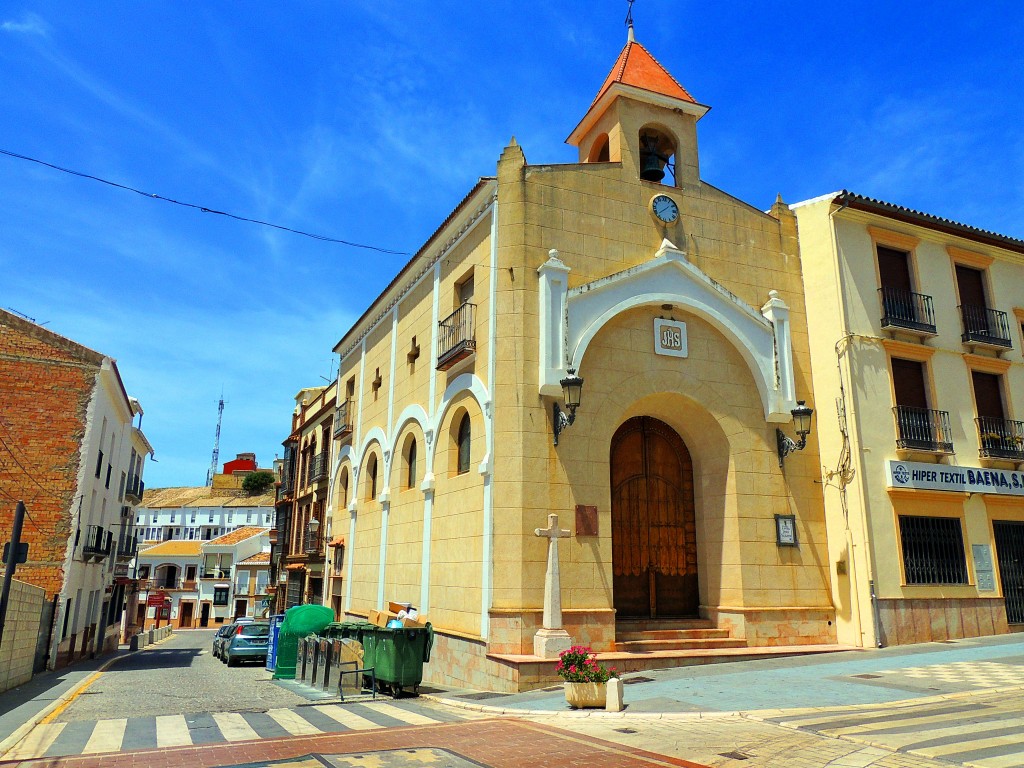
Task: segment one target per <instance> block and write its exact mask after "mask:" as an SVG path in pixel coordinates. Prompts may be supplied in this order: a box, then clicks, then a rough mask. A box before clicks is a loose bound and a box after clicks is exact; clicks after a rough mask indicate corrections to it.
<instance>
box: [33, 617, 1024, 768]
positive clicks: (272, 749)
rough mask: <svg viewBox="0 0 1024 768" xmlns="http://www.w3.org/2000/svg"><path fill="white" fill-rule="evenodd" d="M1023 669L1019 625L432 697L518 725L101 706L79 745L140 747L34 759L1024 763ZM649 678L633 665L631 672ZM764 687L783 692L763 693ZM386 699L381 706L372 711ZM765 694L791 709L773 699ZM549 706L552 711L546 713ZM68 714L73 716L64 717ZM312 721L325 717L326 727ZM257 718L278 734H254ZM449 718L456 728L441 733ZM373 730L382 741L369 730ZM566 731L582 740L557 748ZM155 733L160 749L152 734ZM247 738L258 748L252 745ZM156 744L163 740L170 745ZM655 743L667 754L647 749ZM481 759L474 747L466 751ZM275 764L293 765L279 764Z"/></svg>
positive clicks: (836, 765)
mask: <svg viewBox="0 0 1024 768" xmlns="http://www.w3.org/2000/svg"><path fill="white" fill-rule="evenodd" d="M1022 672H1024V636H1017V637H1016V638H1013V637H1002V638H987V639H983V640H971V641H957V642H955V643H945V644H927V645H924V646H917V647H904V648H899V649H884V650H882V651H865V652H859V653H854V654H833V655H830V656H829V657H819V658H817V659H814V658H811V659H792V660H785V659H780V660H773V661H772V662H770V663H765V662H747V663H740V664H728V665H714V668H708V667H704V668H697V669H689V670H666V671H663V672H653V673H644V674H645V675H649V676H650V677H648V678H645V680H646V682H645V681H644V680H639V681H638V682H636V683H634V684H631V685H628V686H627V687H626V701H627V704H628V709H627V711H626V712H625V713H618V714H612V713H604V712H592V713H590V712H588V713H578V712H567V711H565V703H564V699H562V698H561V696H560V694H559V693H558V692H535V693H532V694H523V695H513V696H502V695H491V694H488V696H487V697H481V696H480V695H479V694H473V693H471V692H458V691H449V692H438V693H440V696H438V695H436V694H435V695H434V696H431V697H430V698H442V699H447V700H449V701H459V699H460V695H461V702H460V703H461V705H462V707H463V709H455V710H452V711H453V712H455V713H456V714H455V715H454V717H462V716H467V717H473V716H475V717H478V718H479V717H489V716H490V717H493V716H495V715H501V714H502V712H504V713H505V715H506V718H507V716H508V715H514V716H516V717H517V720H518V725H516V724H513V723H512V722H510V721H509V720H508V719H500V720H495V719H487V720H478V721H477V722H474V723H450V724H447V725H444V724H438V725H422V726H421V725H413V726H412V727H404V728H402V727H398V728H386V726H388V725H394V726H398V725H402V724H404V723H411V722H413V721H412V720H409V719H406V718H407V716H405V715H401V714H399V716H398V717H394V714H395V713H393V712H392V713H390V714H389V713H388V710H387V709H385V707H398V708H400V709H405V708H406V707H410V709H409V710H407V711H410V712H411V711H412V710H413V709H415V710H416V712H419V713H422V714H421V717H431V716H432V715H433V714H434V712H440V711H443V710H431V709H425V708H416V707H414V706H412V705H410V704H408V703H406V702H397V703H388V702H377V703H373V702H363V703H359V704H352V703H346V704H345V705H344V707H343V708H341V707H339V709H343V711H346V712H348V713H349V715H348V716H349V717H351V715H355V716H358V717H363V718H364V719H365V720H367V721H369V722H372V723H374V724H375V725H377V726H380V727H379V728H375V729H372V730H371V729H370V728H369V727H367V729H365V730H355V729H353V730H351V731H345V732H343V733H330V730H331V729H325V728H323V727H321V723H322V722H323V721H322V720H319V719H317V717H316V716H314V715H313V714H312V713H313V712H317V713H318V714H319V715H324V714H325V713H324V712H322V711H320V710H319V709H317V708H316V706H313V707H295V708H293V709H290V710H280V711H278V710H271V711H270V712H268V713H266V714H263V715H262V716H261V717H256V713H215V714H211V715H205V716H196V719H195V722H192V723H189V722H188V721H185V723H184V725H183V724H182V722H181V721H176V720H175V719H174V718H169V719H165V718H149V719H148V721H152V723H151V724H150V723H149V722H145V723H144V722H142V721H146V720H147V719H146V718H137V719H130V720H126V721H103V725H102V727H100V725H99V724H96V723H93V724H92V730H90V731H89V732H88V733H87V734H84V737H85V740H84V742H83V741H82V738H83V734H79V735H78V736H77V738H78V740H79V743H80V745H81V746H80V747H79V750H78V751H83V750H85V749H99V748H106V746H105V745H108V744H113V743H114V742H117V744H118V746H119V747H120V748H121V749H124V750H139V751H134V752H122V753H120V755H119V756H118V755H107V756H106V757H105V758H104V759H103V760H102V761H101V762H90V760H92V758H91V757H90V756H82V757H77V758H69V759H68V760H62V759H60V758H57V759H54V760H50V761H42V762H34V763H26V765H32V766H43V765H45V766H48V767H50V766H62V765H101V764H102V765H111V766H120V765H125V766H127V765H154V766H163V765H183V766H184V765H237V764H239V763H243V762H246V761H250V762H251V761H254V760H257V758H259V759H264V760H267V759H270V758H271V757H275V758H276V757H281V758H285V757H287V758H302V756H303V755H310V754H313V753H317V754H321V755H322V754H327V755H334V757H330V758H329V759H328V758H324V759H323V760H321V758H319V757H317V758H312V757H311V758H308V759H305V758H302V759H297V760H289V763H288V764H289V765H293V766H306V765H310V766H312V765H316V766H323V765H335V766H345V767H347V766H363V767H364V768H366V767H367V766H370V765H373V766H377V767H378V768H390V766H400V765H413V764H415V765H440V766H451V767H452V768H455V767H456V766H458V768H462V767H463V766H466V765H505V764H508V765H517V766H518V765H523V766H533V765H550V766H562V765H616V766H619V765H621V766H627V765H685V764H687V763H685V762H682V759H683V758H685V759H686V760H692V761H694V762H696V763H700V764H703V765H707V766H713V767H714V768H727V767H729V768H732V767H734V768H762V766H763V767H764V768H767V766H773V768H774V766H779V765H785V766H787V767H789V766H793V767H794V768H867V767H868V766H871V767H872V768H950V766H952V765H962V766H976V767H977V768H1009V766H1024V747H1022V746H1021V745H1022V744H1024V696H1022V694H1024V676H1022V674H1021V673H1022ZM639 677H641V676H633V675H631V676H627V680H628V679H629V678H633V679H638V678H639ZM1007 684H1010V685H1009V686H1008V685H1007ZM766 701H768V702H772V703H770V704H768V705H766V704H765V703H764V702H766ZM488 704H490V705H497V706H492V707H487V706H486V705H488ZM481 705H483V706H481ZM319 706H321V707H323V706H327V705H323V704H321V705H319ZM375 706H377V707H378V708H379V709H380V710H381V711H378V712H374V711H373V709H372V708H373V707H375ZM766 706H774V707H785V708H786V709H774V710H768V709H766ZM362 707H370V708H371V709H370V710H363V709H361V708H362ZM465 707H471V708H474V709H475V710H476V711H474V710H473V709H466V708H465ZM538 709H548V710H551V711H548V712H543V713H540V712H537V711H536V710H538ZM304 710H305V712H304ZM484 710H490V711H484ZM330 711H333V710H330ZM296 713H299V714H296ZM228 715H230V716H228ZM335 715H337V717H342V715H341V714H339V713H337V712H335ZM326 716H327V718H328V719H331V717H330V715H326ZM389 717H394V719H393V720H389V719H387V718H389ZM442 717H443V716H441V715H439V716H438V717H437V718H435V719H442ZM203 718H206V719H203ZM262 718H267V719H266V720H265V719H262ZM334 719H335V720H336V722H338V726H339V728H337V729H335V730H339V731H343V730H344V728H345V727H346V726H345V725H344V723H342V722H341V721H339V720H337V718H334ZM527 719H528V720H530V721H533V722H534V723H537V724H539V725H541V726H544V725H546V726H547V728H546V729H545V728H542V729H541V731H538V732H537V733H540V732H543V733H544V734H545V736H544V738H539V737H536V736H535V733H534V732H533V731H530V732H529V735H528V737H524V732H523V731H522V730H517V728H520V729H521V728H528V727H529V726H528V724H527V723H526V722H525V721H526V720H527ZM133 720H138V721H139V722H138V723H134V722H133ZM157 721H160V722H159V723H158V722H157ZM268 721H270V722H268ZM122 722H123V723H124V724H123V726H122V725H121V723H122ZM419 722H423V721H422V720H421V721H419ZM72 725H76V724H74V723H72V724H71V725H69V726H67V727H71V726H72ZM76 727H77V726H76ZM556 728H557V729H558V730H556ZM317 731H325V732H324V733H322V734H319V735H318V734H317V733H316V732H317ZM158 733H162V734H164V735H163V736H158ZM186 733H187V734H188V738H189V739H190V741H191V743H192V744H193V746H192V747H185V746H183V747H175V746H169V745H171V744H175V743H187V742H181V741H175V739H181V738H184V735H185V734H186ZM253 733H255V734H256V735H257V736H259V735H265V736H268V737H270V738H268V739H265V740H263V741H261V742H250V741H247V739H251V738H253V735H252V734H253ZM439 733H443V734H447V735H446V736H445V737H443V738H440V739H438V738H435V737H436V735H437V734H439ZM1018 733H1020V734H1022V735H1020V736H1018V735H1017V734H1018ZM285 734H289V735H285ZM371 735H374V736H375V740H370V741H364V740H360V739H361V738H362V737H369V736H371ZM68 736H69V737H70V734H68ZM275 736H276V738H275ZM449 736H450V737H451V738H449ZM478 736H479V738H482V739H483V740H484V741H485V742H488V743H489V744H490V745H491V746H492V747H493V749H485V750H483V751H482V752H480V753H475V752H473V751H472V747H471V746H467V747H466V749H468V750H469V751H460V750H461V749H462V745H472V744H473V743H475V740H476V739H477V737H478ZM32 737H33V738H34V737H35V734H33V735H32ZM357 737H359V738H357ZM58 738H60V737H59V736H58V737H55V738H54V740H53V741H52V742H51V743H50V746H49V747H47V753H49V754H54V753H53V752H52V751H49V750H50V747H53V746H54V745H55V744H57V739H58ZM118 738H120V741H119V742H118V741H117V740H118ZM221 739H223V740H227V741H229V742H230V743H229V744H224V742H223V741H222V740H221ZM503 739H504V740H507V741H508V744H507V745H506V742H505V741H503ZM211 742H213V743H211ZM542 743H543V744H547V745H549V746H552V745H553V746H554V748H555V751H554V752H552V753H550V754H549V753H546V752H543V750H541V751H538V749H540V747H539V746H538V745H541V744H542ZM566 743H569V744H575V745H577V746H576V747H574V748H570V749H569V750H568V751H567V752H564V751H560V750H561V748H562V747H563V746H564V745H565V744H566ZM154 744H155V745H157V747H158V750H157V751H154V750H153V749H152V746H153V745H154ZM204 744H206V745H207V746H203V745H204ZM252 744H260V745H262V747H263V748H262V749H261V750H260V751H258V752H253V751H250V745H252ZM612 744H617V745H619V746H618V747H613V746H611V745H612ZM160 745H168V746H167V747H166V748H165V749H159V747H160ZM118 746H110V747H109V748H110V749H117V748H118ZM506 746H507V748H508V749H509V750H510V753H509V754H510V755H511V754H515V755H516V756H517V757H516V758H511V757H510V758H509V760H508V762H502V760H503V759H505V758H504V757H503V752H502V750H504V749H506ZM644 749H646V750H651V752H652V753H657V755H665V756H668V757H665V758H658V757H656V756H655V755H648V754H642V753H639V752H636V750H644ZM331 750H335V751H331ZM359 750H369V751H367V752H366V753H365V754H364V753H362V752H360V751H359ZM373 750H377V751H373ZM381 750H383V751H381ZM395 750H404V752H401V753H399V752H396V751H395ZM453 750H454V751H453ZM608 750H611V752H608ZM57 751H59V750H57ZM37 754H38V752H37ZM474 754H479V755H482V757H480V758H477V757H474V756H473V755H474ZM248 755H256V757H246V756H248ZM174 756H176V757H174ZM609 756H610V757H609ZM171 757H174V759H175V760H177V762H174V761H173V760H171ZM129 758H130V760H129ZM472 760H477V762H476V763H474V762H467V761H472ZM631 760H641V761H646V762H629V761H631ZM652 760H654V761H655V762H651V761H652ZM659 760H660V762H658V761H659ZM217 761H219V762H217ZM266 764H267V763H266V762H258V761H257V762H254V763H253V765H266ZM279 766H280V768H284V764H283V763H282V764H279Z"/></svg>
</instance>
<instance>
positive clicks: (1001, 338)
mask: <svg viewBox="0 0 1024 768" xmlns="http://www.w3.org/2000/svg"><path fill="white" fill-rule="evenodd" d="M960 319H961V320H962V321H963V327H964V332H963V335H962V336H961V337H960V338H961V339H962V340H963V341H964V343H973V344H987V345H989V346H993V347H1006V348H1009V347H1012V346H1013V342H1011V341H1010V324H1009V322H1007V319H1006V313H1005V312H1000V311H999V310H998V309H989V308H988V307H979V306H976V305H973V304H963V305H961V306H960Z"/></svg>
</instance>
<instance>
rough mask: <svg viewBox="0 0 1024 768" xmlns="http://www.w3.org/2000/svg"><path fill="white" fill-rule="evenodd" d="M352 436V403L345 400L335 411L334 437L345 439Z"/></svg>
mask: <svg viewBox="0 0 1024 768" xmlns="http://www.w3.org/2000/svg"><path fill="white" fill-rule="evenodd" d="M351 434H352V401H351V400H349V399H345V400H343V401H342V402H341V403H340V404H339V405H338V407H337V408H335V409H334V437H335V438H338V439H340V438H343V437H348V436H349V435H351Z"/></svg>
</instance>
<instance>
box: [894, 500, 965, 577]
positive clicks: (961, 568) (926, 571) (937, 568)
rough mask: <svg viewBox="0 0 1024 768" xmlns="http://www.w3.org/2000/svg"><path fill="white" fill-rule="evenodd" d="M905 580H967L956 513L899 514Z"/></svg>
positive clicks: (962, 540) (958, 520) (961, 537)
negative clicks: (927, 515) (940, 515)
mask: <svg viewBox="0 0 1024 768" xmlns="http://www.w3.org/2000/svg"><path fill="white" fill-rule="evenodd" d="M900 537H901V538H902V540H903V568H904V571H905V573H906V578H907V584H967V583H968V582H967V561H966V559H965V557H964V537H963V532H962V530H961V528H960V519H959V518H957V517H920V516H917V515H900Z"/></svg>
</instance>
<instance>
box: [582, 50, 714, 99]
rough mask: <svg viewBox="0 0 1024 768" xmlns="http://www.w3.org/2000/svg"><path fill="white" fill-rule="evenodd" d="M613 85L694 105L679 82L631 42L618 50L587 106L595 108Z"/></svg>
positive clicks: (649, 55)
mask: <svg viewBox="0 0 1024 768" xmlns="http://www.w3.org/2000/svg"><path fill="white" fill-rule="evenodd" d="M614 83H622V84H623V85H631V86H633V87H634V88H642V89H643V90H645V91H651V92H652V93H660V94H661V95H662V96H670V97H672V98H673V99H682V100H683V101H689V102H691V103H693V104H696V103H697V102H696V100H695V99H694V98H693V96H691V95H690V94H689V93H688V92H687V90H686V89H685V88H683V86H681V85H680V84H679V81H678V80H676V79H675V78H674V77H672V75H670V74H669V71H668V70H667V69H665V68H664V67H663V66H661V64H660V63H659V62H658V60H657V59H655V58H654V57H653V56H651V54H650V53H648V52H647V49H646V48H644V47H643V46H642V45H640V43H638V42H636V41H634V40H630V41H629V42H627V43H626V47H625V48H623V49H622V53H620V54H619V58H618V60H617V61H616V62H615V66H614V67H612V71H611V72H609V73H608V77H607V78H605V81H604V85H602V86H601V90H599V91H598V92H597V96H596V97H595V98H594V102H593V103H592V104H591V106H593V105H594V104H596V103H597V102H598V101H599V100H600V98H601V97H602V96H604V93H605V91H607V90H608V89H609V88H611V87H612V85H613V84H614Z"/></svg>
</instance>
